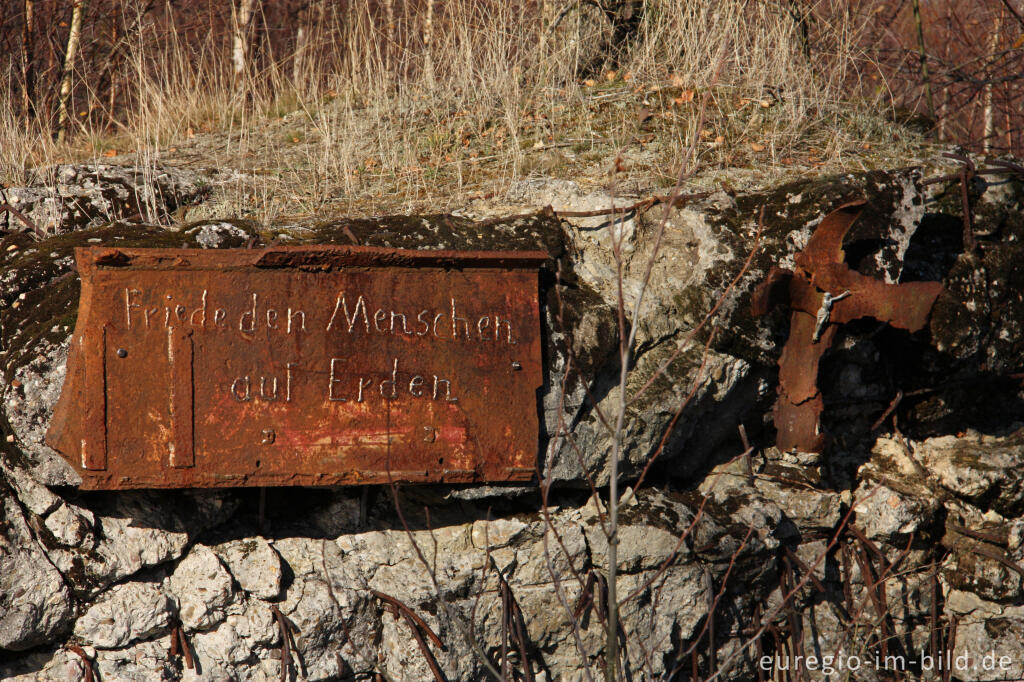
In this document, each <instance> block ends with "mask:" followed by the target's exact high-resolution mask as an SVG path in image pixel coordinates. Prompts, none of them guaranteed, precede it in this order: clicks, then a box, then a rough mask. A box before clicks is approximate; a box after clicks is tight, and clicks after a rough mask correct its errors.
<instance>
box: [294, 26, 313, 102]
mask: <svg viewBox="0 0 1024 682" xmlns="http://www.w3.org/2000/svg"><path fill="white" fill-rule="evenodd" d="M309 14H310V10H309V9H304V10H300V11H299V15H298V17H296V19H297V20H298V21H297V23H298V24H299V27H298V28H297V29H295V54H294V55H292V86H293V87H294V88H295V89H296V90H298V88H299V78H300V77H301V76H302V71H303V69H304V68H305V63H306V43H307V42H308V40H309V38H308V37H307V32H306V23H307V22H308V21H309Z"/></svg>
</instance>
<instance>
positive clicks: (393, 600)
mask: <svg viewBox="0 0 1024 682" xmlns="http://www.w3.org/2000/svg"><path fill="white" fill-rule="evenodd" d="M370 594H372V595H373V596H374V597H376V598H377V599H379V600H381V601H382V602H385V603H387V604H391V605H392V606H394V607H395V608H396V609H398V610H399V611H400V612H401V613H403V614H405V615H406V616H408V617H409V618H411V619H412V620H413V622H414V623H416V627H418V628H420V629H421V630H423V632H424V633H426V635H427V637H429V638H430V641H431V642H433V643H434V646H436V647H437V648H438V649H440V650H441V651H447V650H448V648H447V647H446V646H445V645H444V642H442V641H441V638H440V637H438V636H437V635H436V634H435V633H434V631H433V630H431V629H430V626H429V625H427V623H426V621H425V620H423V619H422V618H420V617H419V616H418V615H417V614H416V612H415V611H413V610H412V609H410V608H409V607H408V606H406V605H405V603H403V602H402V601H401V600H400V599H398V598H397V597H392V596H391V595H390V594H384V593H383V592H379V591H377V590H370Z"/></svg>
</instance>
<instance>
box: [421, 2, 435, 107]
mask: <svg viewBox="0 0 1024 682" xmlns="http://www.w3.org/2000/svg"><path fill="white" fill-rule="evenodd" d="M433 37H434V0H427V16H426V19H425V21H424V22H423V77H424V79H425V81H426V83H427V87H428V88H433V87H434V55H433V54H431V51H430V48H431V44H430V43H431V41H432V39H433Z"/></svg>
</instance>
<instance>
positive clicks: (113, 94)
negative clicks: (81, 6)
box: [107, 21, 118, 125]
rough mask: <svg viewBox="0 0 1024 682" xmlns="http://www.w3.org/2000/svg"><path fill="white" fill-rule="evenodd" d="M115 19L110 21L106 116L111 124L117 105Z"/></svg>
mask: <svg viewBox="0 0 1024 682" xmlns="http://www.w3.org/2000/svg"><path fill="white" fill-rule="evenodd" d="M117 45H118V43H117V21H112V22H110V49H111V54H110V65H109V66H108V68H109V69H110V92H109V93H108V99H107V103H108V105H107V117H108V118H109V121H110V124H111V125H113V123H114V119H115V115H114V107H115V106H116V105H117V66H116V63H115V61H114V60H116V59H117Z"/></svg>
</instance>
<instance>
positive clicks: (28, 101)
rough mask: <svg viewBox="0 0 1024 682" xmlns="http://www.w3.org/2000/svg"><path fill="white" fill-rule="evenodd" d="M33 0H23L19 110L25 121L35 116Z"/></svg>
mask: <svg viewBox="0 0 1024 682" xmlns="http://www.w3.org/2000/svg"><path fill="white" fill-rule="evenodd" d="M33 5H34V3H33V1H32V0H25V24H24V26H23V31H22V34H21V110H22V112H23V113H24V115H25V121H26V123H27V122H28V121H29V120H30V119H32V118H33V117H34V116H35V113H36V109H35V78H36V74H35V50H34V49H33V47H32V33H33V30H34V28H35V27H34V26H33V18H32V10H33Z"/></svg>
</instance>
